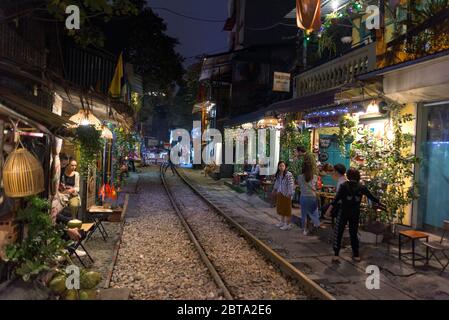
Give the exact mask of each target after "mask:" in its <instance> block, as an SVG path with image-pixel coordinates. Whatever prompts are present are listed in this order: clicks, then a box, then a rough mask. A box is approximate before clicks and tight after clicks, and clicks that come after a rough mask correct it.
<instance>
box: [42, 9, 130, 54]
mask: <svg viewBox="0 0 449 320" xmlns="http://www.w3.org/2000/svg"><path fill="white" fill-rule="evenodd" d="M41 2H44V3H45V4H46V6H47V10H48V12H49V13H50V15H51V16H53V17H54V18H56V19H57V20H59V21H61V22H63V21H65V19H66V18H67V14H66V13H65V10H66V8H67V6H69V5H76V6H78V8H80V24H81V28H80V30H66V29H65V28H64V29H65V30H66V31H67V34H68V35H69V36H71V37H72V38H73V39H74V40H75V42H76V43H78V44H80V45H81V46H83V47H87V46H89V45H94V46H97V47H103V45H104V41H105V37H104V33H103V31H102V30H101V28H100V27H99V23H100V22H103V23H104V22H107V21H110V20H111V19H112V18H113V17H115V16H126V15H136V14H137V13H138V7H137V6H136V5H135V4H134V1H133V0H113V1H108V0H41Z"/></svg>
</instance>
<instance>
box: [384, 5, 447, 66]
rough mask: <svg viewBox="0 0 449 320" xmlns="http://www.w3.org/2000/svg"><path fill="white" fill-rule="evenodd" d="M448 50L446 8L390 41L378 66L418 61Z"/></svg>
mask: <svg viewBox="0 0 449 320" xmlns="http://www.w3.org/2000/svg"><path fill="white" fill-rule="evenodd" d="M448 49H449V8H445V9H443V10H441V11H439V12H437V13H435V14H434V15H433V16H432V17H430V18H428V19H427V20H425V21H423V22H421V23H419V24H416V25H415V26H414V27H410V28H409V30H408V31H407V32H406V33H404V34H401V35H399V36H398V37H396V38H395V39H393V40H392V41H390V42H389V43H388V44H387V49H386V52H385V54H383V55H380V56H379V59H378V60H379V62H378V66H379V67H387V66H391V65H395V64H398V63H401V62H405V61H411V60H416V59H419V58H422V57H425V56H427V55H431V54H434V53H438V52H440V51H444V50H448Z"/></svg>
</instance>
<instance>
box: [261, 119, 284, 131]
mask: <svg viewBox="0 0 449 320" xmlns="http://www.w3.org/2000/svg"><path fill="white" fill-rule="evenodd" d="M278 124H279V121H278V119H277V118H275V117H265V118H263V119H262V120H259V122H257V128H259V129H262V128H274V127H276V126H277V125H278Z"/></svg>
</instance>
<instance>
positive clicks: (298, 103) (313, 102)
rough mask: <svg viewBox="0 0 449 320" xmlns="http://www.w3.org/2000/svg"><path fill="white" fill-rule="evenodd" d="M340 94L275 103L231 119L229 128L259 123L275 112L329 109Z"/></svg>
mask: <svg viewBox="0 0 449 320" xmlns="http://www.w3.org/2000/svg"><path fill="white" fill-rule="evenodd" d="M337 92H340V88H336V89H332V90H328V91H325V92H321V93H319V94H314V95H310V96H306V97H300V98H293V99H289V100H283V101H279V102H275V103H273V104H271V105H269V106H268V107H266V108H263V109H259V110H257V111H254V112H250V113H246V114H243V115H240V116H236V117H234V118H231V120H230V121H229V122H228V123H227V125H229V126H236V125H239V124H242V123H246V122H252V121H257V120H260V119H261V118H263V117H264V116H266V115H269V114H271V113H273V112H275V113H277V114H279V113H293V112H302V111H311V110H313V109H315V108H321V107H327V106H332V105H335V94H336V93H337Z"/></svg>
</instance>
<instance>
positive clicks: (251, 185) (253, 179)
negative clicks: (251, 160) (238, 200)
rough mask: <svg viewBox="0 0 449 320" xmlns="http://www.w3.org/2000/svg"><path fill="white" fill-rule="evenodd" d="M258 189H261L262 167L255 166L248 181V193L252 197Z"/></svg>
mask: <svg viewBox="0 0 449 320" xmlns="http://www.w3.org/2000/svg"><path fill="white" fill-rule="evenodd" d="M258 187H260V166H259V165H258V164H255V165H253V167H252V169H251V172H250V173H249V176H248V179H247V181H246V193H247V194H248V195H252V194H253V193H254V192H255V191H256V189H257V188H258Z"/></svg>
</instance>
